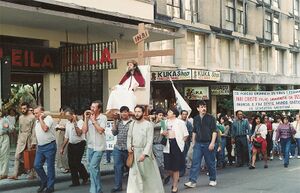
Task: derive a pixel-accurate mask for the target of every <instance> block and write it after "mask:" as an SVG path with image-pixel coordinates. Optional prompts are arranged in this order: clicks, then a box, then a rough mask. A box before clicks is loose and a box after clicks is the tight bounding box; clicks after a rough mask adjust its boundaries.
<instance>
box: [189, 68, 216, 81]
mask: <svg viewBox="0 0 300 193" xmlns="http://www.w3.org/2000/svg"><path fill="white" fill-rule="evenodd" d="M192 79H193V80H208V81H220V80H221V73H220V72H217V71H209V70H192Z"/></svg>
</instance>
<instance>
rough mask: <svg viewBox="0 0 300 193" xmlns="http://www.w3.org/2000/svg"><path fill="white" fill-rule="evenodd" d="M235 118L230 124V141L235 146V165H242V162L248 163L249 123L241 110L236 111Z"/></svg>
mask: <svg viewBox="0 0 300 193" xmlns="http://www.w3.org/2000/svg"><path fill="white" fill-rule="evenodd" d="M235 115H236V120H235V121H234V122H233V123H232V126H231V132H230V133H231V138H232V143H234V144H235V148H236V158H237V161H236V167H243V166H244V164H249V149H248V143H249V132H250V125H249V122H248V120H247V119H244V118H243V116H244V115H243V112H242V111H240V110H239V111H236V113H235Z"/></svg>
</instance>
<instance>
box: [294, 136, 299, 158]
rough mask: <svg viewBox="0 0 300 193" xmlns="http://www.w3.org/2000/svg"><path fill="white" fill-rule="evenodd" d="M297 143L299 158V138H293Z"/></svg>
mask: <svg viewBox="0 0 300 193" xmlns="http://www.w3.org/2000/svg"><path fill="white" fill-rule="evenodd" d="M295 139H296V143H297V151H298V156H300V138H295Z"/></svg>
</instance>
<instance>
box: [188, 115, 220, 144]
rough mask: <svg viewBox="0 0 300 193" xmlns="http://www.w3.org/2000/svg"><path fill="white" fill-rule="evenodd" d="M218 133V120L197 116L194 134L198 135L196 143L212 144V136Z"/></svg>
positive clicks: (211, 117)
mask: <svg viewBox="0 0 300 193" xmlns="http://www.w3.org/2000/svg"><path fill="white" fill-rule="evenodd" d="M214 132H215V133H216V132H217V124H216V119H215V118H214V117H213V116H212V115H210V114H205V115H204V116H203V117H202V118H201V117H200V115H197V116H196V117H195V118H194V129H193V133H196V141H197V142H198V143H207V142H211V139H212V134H213V133H214Z"/></svg>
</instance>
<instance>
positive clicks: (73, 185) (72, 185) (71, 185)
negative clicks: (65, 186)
mask: <svg viewBox="0 0 300 193" xmlns="http://www.w3.org/2000/svg"><path fill="white" fill-rule="evenodd" d="M75 186H80V184H70V185H69V187H75Z"/></svg>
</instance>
